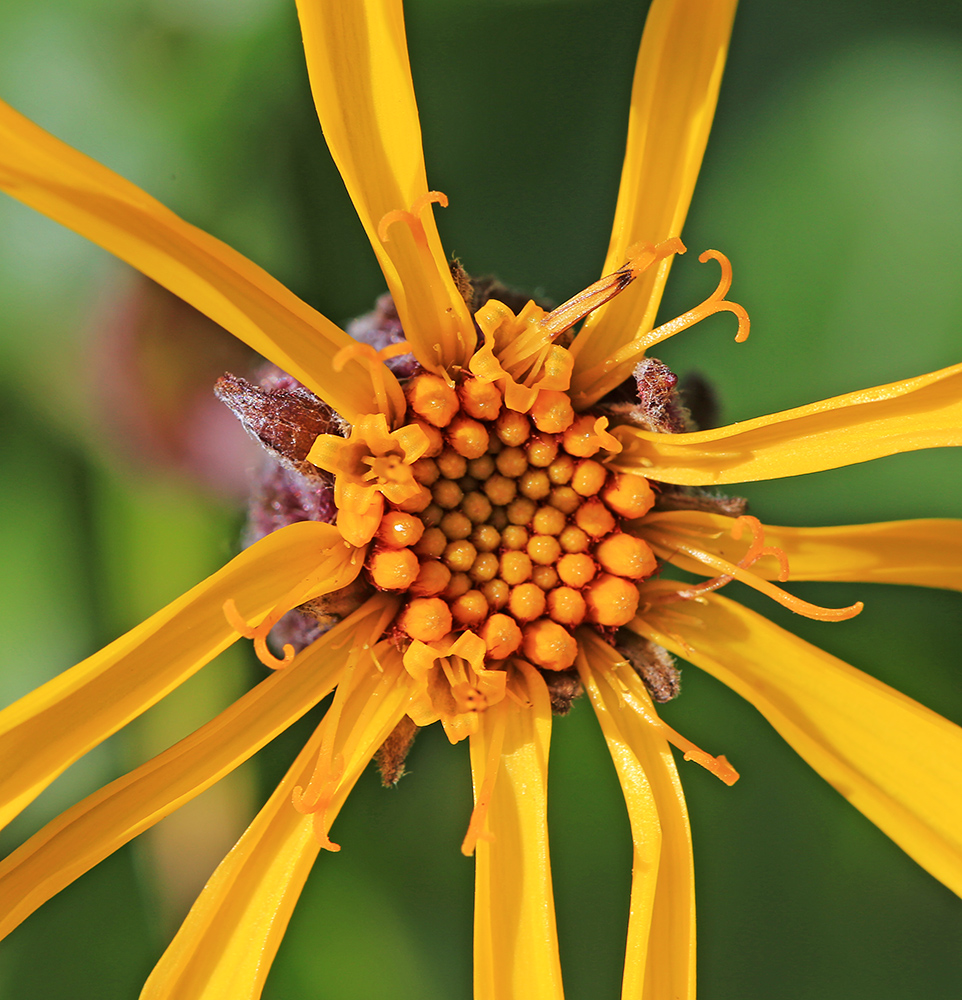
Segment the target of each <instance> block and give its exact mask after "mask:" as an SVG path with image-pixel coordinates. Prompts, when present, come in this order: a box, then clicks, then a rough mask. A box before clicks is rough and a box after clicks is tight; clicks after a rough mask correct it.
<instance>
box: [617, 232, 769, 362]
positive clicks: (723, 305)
mask: <svg viewBox="0 0 962 1000" xmlns="http://www.w3.org/2000/svg"><path fill="white" fill-rule="evenodd" d="M698 260H699V261H700V262H701V263H702V264H705V263H707V262H708V261H709V260H717V261H718V263H719V264H720V265H721V277H720V278H719V279H718V285H717V287H716V288H715V290H714V291H713V292H712V293H711V295H709V296H708V298H707V299H705V301H704V302H702V303H700V304H699V305H697V306H695V308H694V309H689V310H688V312H686V313H682V314H681V316H677V317H676V318H675V319H672V320H669V321H668V322H667V323H662V325H661V326H657V327H655V329H654V330H652V331H651V332H650V333H647V334H645V335H644V336H643V337H638V338H636V339H635V340H633V341H632V342H631V344H630V345H629V346H630V347H631V348H632V349H633V351H634V352H636V353H637V352H638V351H639V350H640V351H641V352H644V351H647V350H648V349H649V348H650V347H654V345H655V344H660V343H661V342H662V341H663V340H667V339H668V338H669V337H674V335H675V334H676V333H681V331H682V330H687V329H688V328H689V327H690V326H694V325H695V324H696V323H700V322H701V321H702V320H703V319H707V318H708V317H709V316H714V314H715V313H718V312H730V313H732V314H733V315H734V316H735V317H736V318H737V319H738V330H737V332H736V333H735V343H736V344H741V343H743V342H744V341H746V340H748V334H749V332H750V330H751V321H750V320H749V318H748V312H747V311H746V310H745V307H744V306H740V305H739V304H738V303H737V302H729V301H728V299H726V298H725V296H726V295H727V294H728V291H729V289H730V288H731V286H732V265H731V262H730V261H729V259H728V258H727V257H726V256H725V255H724V254H723V253H722V252H721V251H720V250H706V251H705V252H704V253H702V254H701V255H700V256H699V257H698Z"/></svg>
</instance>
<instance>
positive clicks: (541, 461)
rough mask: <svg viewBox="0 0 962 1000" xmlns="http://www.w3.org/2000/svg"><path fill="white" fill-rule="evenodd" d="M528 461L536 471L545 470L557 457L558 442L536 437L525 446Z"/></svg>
mask: <svg viewBox="0 0 962 1000" xmlns="http://www.w3.org/2000/svg"><path fill="white" fill-rule="evenodd" d="M524 450H525V454H526V455H527V456H528V461H529V462H530V463H531V464H532V465H533V466H535V467H536V468H538V469H546V468H548V466H550V465H551V463H552V462H553V461H554V460H555V458H556V457H557V455H558V441H557V439H556V438H554V437H544V436H543V435H540V434H539V435H538V436H537V437H535V438H531V439H530V440H529V441H528V443H527V444H526V445H525V449H524Z"/></svg>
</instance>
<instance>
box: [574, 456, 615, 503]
mask: <svg viewBox="0 0 962 1000" xmlns="http://www.w3.org/2000/svg"><path fill="white" fill-rule="evenodd" d="M607 476H608V470H607V469H606V468H605V467H604V466H603V465H602V464H601V463H600V462H596V461H594V459H591V458H586V459H584V461H581V462H579V463H578V466H577V468H576V469H575V472H574V475H573V476H572V477H571V488H572V489H573V490H574V491H575V493H577V494H579V495H580V496H583V497H593V496H594V495H595V494H596V493H597V492H598V491H599V490H600V489H601V487H602V486H604V485H605V479H606V478H607Z"/></svg>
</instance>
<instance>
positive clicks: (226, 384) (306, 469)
mask: <svg viewBox="0 0 962 1000" xmlns="http://www.w3.org/2000/svg"><path fill="white" fill-rule="evenodd" d="M214 393H215V394H216V396H217V398H218V399H219V400H220V401H221V402H222V403H224V404H225V405H226V406H227V407H228V409H230V411H231V412H232V413H233V414H234V416H236V417H237V419H238V420H240V422H241V423H242V424H243V425H244V428H245V430H247V432H248V433H249V434H250V435H251V436H252V437H254V438H255V439H256V440H257V441H259V442H260V443H261V444H262V445H263V446H264V447H265V448H266V449H267V450H268V451H269V452H270V453H271V454H272V455H273V456H274V457H275V458H277V459H278V460H279V461H281V462H283V463H284V464H285V465H287V466H289V467H292V468H295V469H296V470H297V471H298V472H300V473H302V474H305V475H314V474H317V475H320V473H319V470H317V469H316V468H314V466H312V465H310V464H309V463H308V462H306V461H305V459H306V458H307V454H308V452H309V451H310V450H311V446H312V445H313V444H314V440H315V438H316V437H317V436H318V434H331V433H335V434H336V433H339V432H340V426H341V422H340V419H339V418H338V416H337V414H336V413H335V412H334V411H333V410H332V409H331V408H330V407H329V406H328V405H327V404H326V403H324V402H322V401H321V400H320V399H318V398H317V396H315V395H314V393H312V392H311V391H310V390H309V389H306V388H304V386H300V385H297V386H295V387H294V388H292V389H275V388H271V389H265V388H262V387H261V386H259V385H255V384H254V383H253V382H248V381H247V380H246V379H243V378H238V377H237V376H236V375H230V374H227V375H223V376H221V378H219V379H218V380H217V383H216V384H215V385H214Z"/></svg>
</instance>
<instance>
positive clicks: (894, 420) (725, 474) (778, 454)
mask: <svg viewBox="0 0 962 1000" xmlns="http://www.w3.org/2000/svg"><path fill="white" fill-rule="evenodd" d="M615 436H616V437H617V438H618V439H619V440H620V441H621V443H622V445H623V447H624V450H623V451H622V452H621V454H620V455H616V456H615V457H614V458H613V459H612V461H611V463H610V464H611V465H612V466H613V467H615V468H618V469H621V470H624V471H628V472H636V473H642V474H643V475H645V476H647V477H648V478H649V479H655V480H658V481H660V482H664V483H679V484H682V485H686V486H712V485H715V484H720V483H747V482H751V481H753V480H756V479H780V478H782V477H785V476H801V475H803V474H805V473H807V472H820V471H822V470H823V469H837V468H839V466H842V465H855V464H857V463H858V462H868V461H870V460H871V459H873V458H881V457H882V456H884V455H895V454H898V453H900V452H903V451H917V450H918V449H920V448H944V447H948V446H958V445H962V365H953V366H952V367H951V368H942V369H940V370H939V371H936V372H931V373H929V374H928V375H920V376H918V378H910V379H906V380H905V381H904V382H892V383H891V384H889V385H880V386H876V387H875V388H873V389H863V390H861V391H860V392H850V393H847V394H846V395H844V396H833V397H832V398H831V399H823V400H821V401H820V402H818V403H810V404H809V405H808V406H799V407H797V408H795V409H794V410H783V411H782V412H781V413H772V414H769V415H768V416H765V417H756V418H755V419H754V420H743V421H742V422H741V423H737V424H731V425H730V426H728V427H719V428H718V429H716V430H711V431H698V432H696V433H694V434H652V433H650V432H648V431H641V430H638V429H636V428H634V427H627V426H622V427H619V428H617V429H616V431H615Z"/></svg>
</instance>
